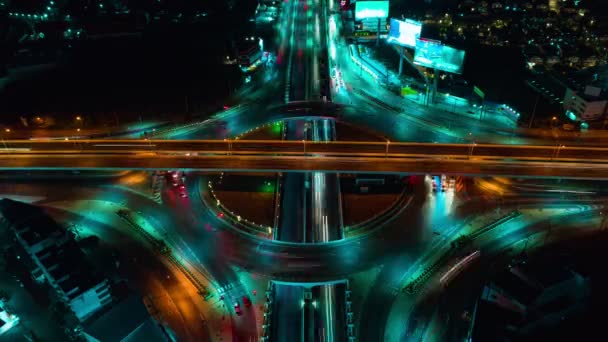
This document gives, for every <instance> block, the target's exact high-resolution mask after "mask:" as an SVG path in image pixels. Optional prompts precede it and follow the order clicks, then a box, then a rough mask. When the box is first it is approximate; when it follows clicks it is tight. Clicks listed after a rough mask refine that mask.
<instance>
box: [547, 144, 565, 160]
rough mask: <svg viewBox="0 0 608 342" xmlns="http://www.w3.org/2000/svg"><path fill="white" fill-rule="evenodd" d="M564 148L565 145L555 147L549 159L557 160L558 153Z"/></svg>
mask: <svg viewBox="0 0 608 342" xmlns="http://www.w3.org/2000/svg"><path fill="white" fill-rule="evenodd" d="M564 147H566V145H557V146H556V149H555V151H554V152H553V158H551V159H557V158H559V152H560V151H561V149H562V148H564Z"/></svg>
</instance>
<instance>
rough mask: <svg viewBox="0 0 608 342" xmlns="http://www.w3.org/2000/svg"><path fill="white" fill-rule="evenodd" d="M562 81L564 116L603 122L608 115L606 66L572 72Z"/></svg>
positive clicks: (574, 119) (607, 74) (585, 120)
mask: <svg viewBox="0 0 608 342" xmlns="http://www.w3.org/2000/svg"><path fill="white" fill-rule="evenodd" d="M564 83H565V84H566V86H567V87H566V93H565V95H564V100H563V101H564V112H565V113H566V116H567V117H568V118H569V119H571V120H573V121H581V122H585V123H586V122H594V121H596V122H600V121H601V122H602V123H603V121H604V120H605V119H606V118H607V116H608V66H606V65H604V66H601V67H595V68H589V69H584V70H581V71H579V72H576V73H573V74H571V75H569V76H568V77H566V79H565V80H564Z"/></svg>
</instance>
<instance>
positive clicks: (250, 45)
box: [237, 37, 263, 72]
mask: <svg viewBox="0 0 608 342" xmlns="http://www.w3.org/2000/svg"><path fill="white" fill-rule="evenodd" d="M262 48H263V46H262V41H261V40H260V39H259V38H256V37H246V38H244V39H243V40H241V41H240V42H239V43H238V45H237V50H238V53H237V56H238V57H237V59H238V63H239V66H240V67H241V70H243V71H244V72H248V71H253V70H255V69H256V68H257V66H258V65H260V63H261V62H262Z"/></svg>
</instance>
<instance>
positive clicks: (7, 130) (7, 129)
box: [0, 128, 11, 150]
mask: <svg viewBox="0 0 608 342" xmlns="http://www.w3.org/2000/svg"><path fill="white" fill-rule="evenodd" d="M4 132H6V133H10V132H11V129H10V128H5V129H4ZM0 139H2V145H4V149H5V150H8V146H6V141H4V135H0Z"/></svg>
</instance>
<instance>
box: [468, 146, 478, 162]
mask: <svg viewBox="0 0 608 342" xmlns="http://www.w3.org/2000/svg"><path fill="white" fill-rule="evenodd" d="M475 146H477V143H475V142H473V143H471V148H470V149H469V159H471V157H472V156H473V149H474V148H475Z"/></svg>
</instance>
